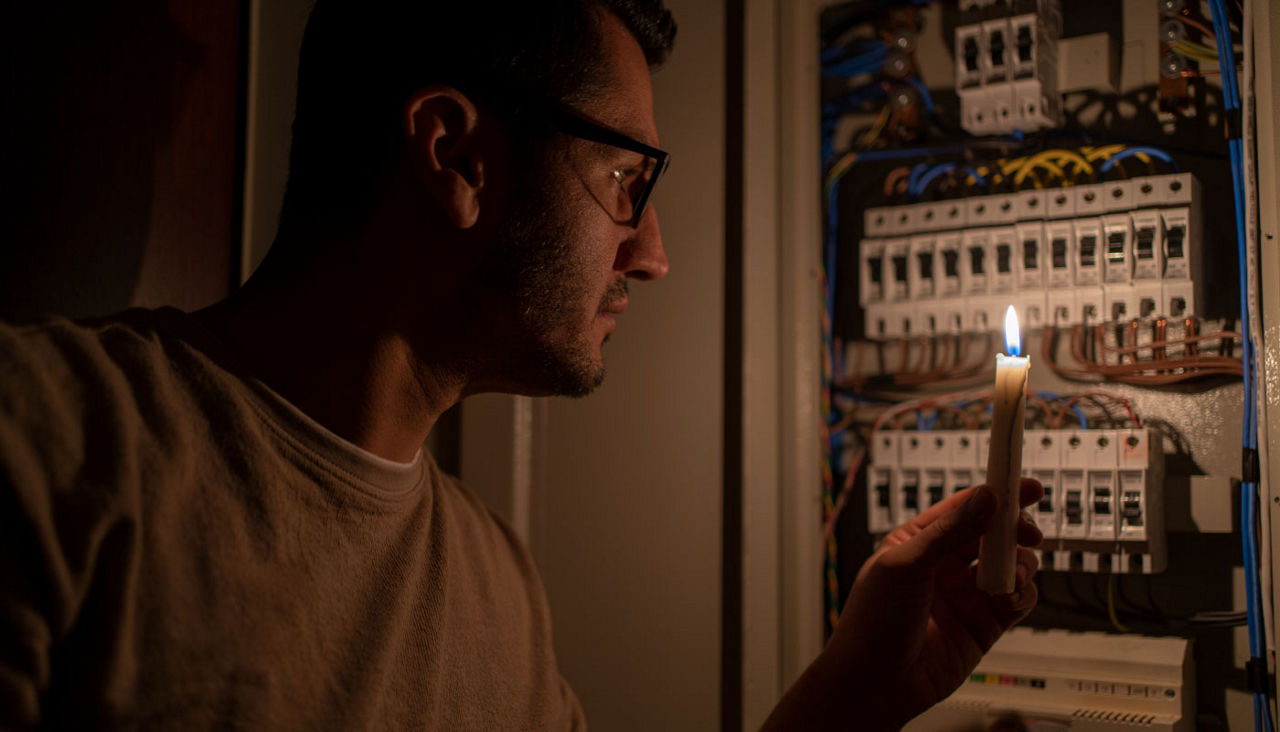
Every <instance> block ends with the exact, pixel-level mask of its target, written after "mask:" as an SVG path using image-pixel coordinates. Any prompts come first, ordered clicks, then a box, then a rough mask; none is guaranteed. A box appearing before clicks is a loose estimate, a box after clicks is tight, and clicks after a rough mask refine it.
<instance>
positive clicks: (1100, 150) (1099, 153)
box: [1080, 145, 1124, 163]
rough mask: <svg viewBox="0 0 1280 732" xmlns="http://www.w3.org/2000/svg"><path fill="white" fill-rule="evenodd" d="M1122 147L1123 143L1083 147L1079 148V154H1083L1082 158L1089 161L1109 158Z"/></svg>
mask: <svg viewBox="0 0 1280 732" xmlns="http://www.w3.org/2000/svg"><path fill="white" fill-rule="evenodd" d="M1123 149H1124V145H1103V146H1102V147H1085V148H1081V149H1080V154H1081V155H1084V159H1085V160H1088V161H1089V162H1091V163H1092V162H1093V161H1095V160H1102V159H1103V158H1109V157H1111V156H1112V155H1115V154H1116V153H1118V152H1120V151H1121V150H1123Z"/></svg>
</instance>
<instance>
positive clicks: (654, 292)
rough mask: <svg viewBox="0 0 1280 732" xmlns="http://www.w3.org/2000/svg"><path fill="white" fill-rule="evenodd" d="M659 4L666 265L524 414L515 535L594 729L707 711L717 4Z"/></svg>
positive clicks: (716, 308) (715, 451)
mask: <svg viewBox="0 0 1280 732" xmlns="http://www.w3.org/2000/svg"><path fill="white" fill-rule="evenodd" d="M667 5H668V6H669V7H670V8H671V9H672V11H673V12H674V13H675V16H676V19H677V22H678V23H679V33H678V35H677V40H676V51H675V53H674V54H673V56H672V58H671V60H670V61H669V63H668V65H667V66H666V67H664V68H663V69H661V70H660V71H658V72H657V74H656V75H655V76H654V80H653V81H654V95H655V105H656V112H657V122H658V130H659V134H660V136H661V139H662V146H663V147H664V149H666V150H668V151H670V152H671V156H672V165H671V169H670V170H669V171H668V173H667V176H666V177H665V178H664V179H663V180H662V182H661V184H660V185H659V186H658V188H657V190H656V192H655V194H654V195H655V201H654V203H655V205H656V206H657V210H658V215H659V220H660V221H661V225H662V234H663V241H664V243H665V245H666V248H667V254H668V257H669V258H670V261H671V273H670V275H669V276H668V277H667V278H666V279H664V280H661V281H659V282H656V283H639V284H636V285H635V286H633V287H632V298H631V304H630V306H629V307H628V310H627V312H626V313H625V314H624V315H622V316H621V317H620V318H619V320H618V331H617V333H615V334H614V336H613V338H612V339H611V340H610V342H609V344H608V345H607V346H606V359H607V364H608V370H609V373H608V377H607V378H606V380H605V384H604V386H603V387H601V388H600V389H599V390H598V391H597V393H595V394H593V395H592V396H590V397H588V398H586V399H582V400H567V399H554V400H545V401H541V402H539V403H537V405H536V409H535V417H534V427H533V430H534V431H533V434H534V456H535V466H536V469H535V474H534V485H533V492H532V505H531V515H530V537H529V539H530V544H531V548H532V551H533V553H534V556H535V558H536V559H537V561H538V566H539V568H540V570H541V571H542V573H543V580H544V582H545V584H546V587H547V593H548V596H549V598H550V601H551V608H552V618H553V623H554V627H555V633H556V651H557V654H558V655H559V659H560V666H561V670H562V672H563V673H564V675H565V676H566V678H568V680H569V682H570V683H571V684H572V685H573V688H574V689H575V691H576V692H577V693H578V695H579V697H580V698H581V700H582V703H583V705H584V707H585V708H586V711H587V718H588V720H589V722H590V723H591V725H592V727H594V728H596V729H606V730H655V729H661V730H709V729H715V728H716V727H717V726H718V719H719V689H720V677H719V674H720V669H719V665H720V541H721V533H720V532H721V516H720V506H721V491H722V475H723V471H722V468H721V464H722V453H721V425H722V412H723V403H722V396H721V389H722V384H723V370H724V361H723V355H722V352H721V351H722V346H721V339H722V333H723V324H724V312H723V310H724V308H723V298H724V286H723V280H724V172H723V171H724V168H725V165H724V100H725V94H724V13H725V10H724V4H723V2H720V1H715V2H712V1H709V0H673V1H671V2H668V3H667ZM464 409H465V408H464ZM465 440H466V437H465V435H464V442H465ZM464 449H465V448H464Z"/></svg>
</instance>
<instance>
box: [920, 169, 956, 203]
mask: <svg viewBox="0 0 1280 732" xmlns="http://www.w3.org/2000/svg"><path fill="white" fill-rule="evenodd" d="M955 169H956V164H955V163H939V164H937V165H935V166H933V167H932V168H929V172H928V173H925V174H924V175H922V176H920V180H918V181H917V182H916V189H915V191H914V192H913V193H912V195H914V196H919V195H921V194H923V193H924V192H925V191H926V190H928V189H929V184H930V183H932V182H933V181H934V180H936V179H937V177H938V176H940V175H942V174H943V173H949V172H951V171H953V170H955Z"/></svg>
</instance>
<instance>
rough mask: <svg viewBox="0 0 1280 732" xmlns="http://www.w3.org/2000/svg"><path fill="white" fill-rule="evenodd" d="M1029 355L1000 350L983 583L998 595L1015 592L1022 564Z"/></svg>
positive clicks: (989, 458) (980, 579) (980, 556)
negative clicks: (991, 516) (993, 504)
mask: <svg viewBox="0 0 1280 732" xmlns="http://www.w3.org/2000/svg"><path fill="white" fill-rule="evenodd" d="M1030 369H1031V359H1030V358H1028V357H1026V356H1021V357H1019V356H1005V355H1003V354H1001V355H998V356H996V389H995V396H994V403H993V405H992V406H993V410H992V411H993V414H992V417H991V449H990V451H989V452H988V453H987V485H986V488H985V489H984V490H989V491H991V492H992V493H994V494H995V497H996V500H997V506H998V508H997V509H996V518H995V520H994V521H993V523H992V525H991V528H990V529H988V530H987V533H986V534H985V535H983V537H982V546H981V549H980V551H979V554H978V587H980V588H981V589H982V590H984V591H986V592H987V593H989V594H992V595H1001V594H1007V593H1010V592H1013V589H1014V579H1015V577H1016V572H1017V565H1018V517H1019V515H1020V514H1021V512H1022V506H1021V502H1020V500H1019V495H1018V493H1019V491H1018V489H1019V485H1020V483H1021V481H1022V421H1023V413H1024V412H1025V411H1026V406H1027V374H1028V372H1029V371H1030Z"/></svg>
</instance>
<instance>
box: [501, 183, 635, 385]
mask: <svg viewBox="0 0 1280 732" xmlns="http://www.w3.org/2000/svg"><path fill="white" fill-rule="evenodd" d="M535 191H536V189H534V188H532V187H529V186H526V187H525V189H524V190H522V191H521V195H518V196H516V201H517V203H516V204H515V207H514V209H513V210H512V211H511V213H510V214H509V215H508V216H507V218H506V220H505V221H504V222H503V224H502V226H501V227H500V230H499V232H498V244H497V246H496V248H495V249H494V250H493V251H492V252H491V254H490V255H489V256H488V257H486V258H485V262H484V264H483V265H482V268H481V279H482V281H484V282H485V283H486V284H487V285H489V286H490V287H492V288H494V289H495V290H496V291H497V292H499V293H504V294H501V295H499V296H500V297H503V298H504V299H506V298H510V301H511V302H513V303H514V306H515V311H516V315H517V318H516V320H517V323H518V326H517V335H516V338H515V340H516V341H517V342H516V343H513V344H510V345H512V346H513V347H511V348H509V349H507V353H506V355H505V356H502V358H503V361H504V366H505V370H506V371H508V372H509V373H510V374H512V375H513V376H514V377H515V380H516V382H517V383H519V384H521V385H522V386H523V387H524V390H525V391H527V392H528V393H534V394H556V395H561V396H570V397H583V396H586V395H587V394H590V393H591V392H592V391H594V390H595V389H596V388H597V387H598V386H600V384H601V383H602V382H603V381H604V374H605V369H604V363H603V360H601V359H597V358H596V357H595V355H594V350H595V349H594V347H593V345H592V344H591V342H590V340H589V339H590V337H591V333H590V326H591V323H592V322H593V321H594V317H595V315H597V314H598V313H600V312H603V311H604V308H605V305H606V304H607V303H609V302H613V301H615V300H617V299H620V297H621V296H622V295H625V293H626V283H625V282H618V283H615V284H614V285H612V286H610V288H609V290H608V291H607V292H606V293H605V295H604V297H603V299H602V300H601V302H600V304H599V306H598V308H597V309H595V310H594V311H593V312H592V313H590V319H589V320H587V321H585V322H584V321H583V319H582V318H583V314H582V313H581V312H580V310H579V309H580V308H581V303H582V302H583V301H584V300H585V298H586V293H584V291H583V290H584V288H585V287H587V283H588V282H590V281H591V279H590V277H589V272H588V271H587V268H586V265H585V262H584V261H583V259H582V257H581V256H575V255H574V249H575V247H574V242H576V241H578V237H580V236H581V234H580V232H578V231H576V230H575V227H574V226H573V225H572V224H571V223H570V222H569V220H568V218H567V217H566V216H565V215H564V213H563V209H561V208H559V207H558V206H557V203H558V202H557V201H555V200H550V199H551V196H548V195H545V194H542V195H539V194H538V193H536V192H535ZM561 205H563V204H561ZM619 291H620V292H619ZM605 340H606V341H607V340H608V338H607V337H606V338H605Z"/></svg>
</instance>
